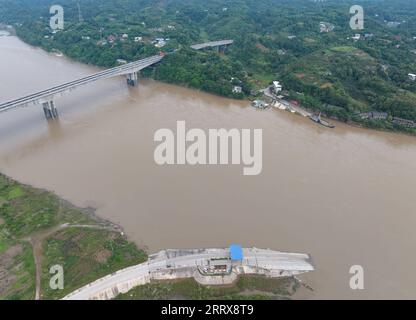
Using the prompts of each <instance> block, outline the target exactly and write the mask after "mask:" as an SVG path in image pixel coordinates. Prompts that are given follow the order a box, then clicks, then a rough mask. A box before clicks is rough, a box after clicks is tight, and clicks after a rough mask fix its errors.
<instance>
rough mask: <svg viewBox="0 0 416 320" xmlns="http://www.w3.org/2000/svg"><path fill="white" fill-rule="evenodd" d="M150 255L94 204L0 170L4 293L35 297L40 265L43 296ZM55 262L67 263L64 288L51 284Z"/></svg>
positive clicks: (1, 285)
mask: <svg viewBox="0 0 416 320" xmlns="http://www.w3.org/2000/svg"><path fill="white" fill-rule="evenodd" d="M71 225H75V226H72V227H71ZM34 252H35V254H36V255H37V257H38V259H39V260H40V261H41V269H40V268H39V266H36V264H35V259H34ZM146 259H147V255H146V253H145V252H144V251H142V250H138V249H137V248H136V246H135V245H134V244H133V243H130V242H128V241H127V240H126V239H125V238H124V237H123V236H122V235H121V234H120V231H119V229H118V227H117V226H114V225H112V224H111V223H109V222H107V221H103V220H100V219H98V218H97V217H95V216H94V215H93V214H92V213H91V212H90V210H84V209H79V208H76V207H74V206H72V205H71V204H69V203H67V202H65V201H63V200H61V199H59V198H58V197H57V196H55V195H54V194H52V193H49V192H47V191H44V190H39V189H35V188H32V187H30V186H25V185H21V184H19V183H17V182H15V181H13V180H11V179H9V178H7V177H5V176H3V175H0V299H34V298H35V288H36V284H35V283H36V281H35V278H36V268H37V267H38V268H39V274H40V275H41V278H40V280H41V291H40V292H41V298H42V299H57V298H61V297H63V296H64V295H66V294H67V293H69V292H71V291H72V290H74V289H76V288H78V287H81V286H82V285H85V284H87V283H89V282H91V281H94V280H96V279H97V278H100V277H102V276H104V275H107V274H109V273H112V272H114V271H116V270H118V269H122V268H125V267H128V266H131V265H135V264H138V263H141V262H143V261H145V260H146ZM53 265H61V266H62V267H63V269H64V289H63V290H52V289H50V287H49V280H50V278H51V277H52V275H51V274H50V273H49V269H50V267H51V266H53Z"/></svg>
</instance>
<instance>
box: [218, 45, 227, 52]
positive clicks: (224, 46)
mask: <svg viewBox="0 0 416 320" xmlns="http://www.w3.org/2000/svg"><path fill="white" fill-rule="evenodd" d="M226 49H227V45H222V46H218V52H219V53H222V54H224V53H225V50H226Z"/></svg>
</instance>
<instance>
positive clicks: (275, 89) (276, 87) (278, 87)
mask: <svg viewBox="0 0 416 320" xmlns="http://www.w3.org/2000/svg"><path fill="white" fill-rule="evenodd" d="M272 90H273V92H274V93H275V94H279V92H281V91H282V90H283V88H282V85H281V84H280V82H279V81H273V85H272Z"/></svg>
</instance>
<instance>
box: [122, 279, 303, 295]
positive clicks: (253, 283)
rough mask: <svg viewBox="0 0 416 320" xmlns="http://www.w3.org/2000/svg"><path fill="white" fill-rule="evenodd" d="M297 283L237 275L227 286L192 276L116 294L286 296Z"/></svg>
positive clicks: (289, 280)
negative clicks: (208, 283) (209, 284)
mask: <svg viewBox="0 0 416 320" xmlns="http://www.w3.org/2000/svg"><path fill="white" fill-rule="evenodd" d="M298 287H299V285H298V283H297V282H295V281H294V280H293V279H290V278H281V279H271V278H266V277H262V276H245V277H240V278H239V279H238V281H237V283H236V284H235V285H233V286H227V287H206V286H202V285H200V284H198V283H197V282H196V281H195V280H194V279H184V280H178V281H164V282H156V283H151V284H147V285H144V286H140V287H136V288H134V289H132V290H130V291H129V292H127V293H125V294H122V295H119V296H118V299H120V300H135V299H150V300H152V299H193V300H215V299H232V300H238V299H262V300H263V299H264V300H266V299H289V298H290V297H291V295H293V293H294V292H295V291H296V290H297V289H298Z"/></svg>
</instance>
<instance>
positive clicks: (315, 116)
mask: <svg viewBox="0 0 416 320" xmlns="http://www.w3.org/2000/svg"><path fill="white" fill-rule="evenodd" d="M309 119H311V120H312V121H314V122H316V123H319V124H320V125H322V126H324V127H327V128H335V126H334V125H333V124H332V123H329V122H328V121H325V120H322V119H321V112H319V114H312V115H310V116H309Z"/></svg>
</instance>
